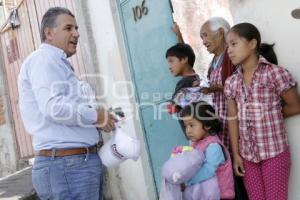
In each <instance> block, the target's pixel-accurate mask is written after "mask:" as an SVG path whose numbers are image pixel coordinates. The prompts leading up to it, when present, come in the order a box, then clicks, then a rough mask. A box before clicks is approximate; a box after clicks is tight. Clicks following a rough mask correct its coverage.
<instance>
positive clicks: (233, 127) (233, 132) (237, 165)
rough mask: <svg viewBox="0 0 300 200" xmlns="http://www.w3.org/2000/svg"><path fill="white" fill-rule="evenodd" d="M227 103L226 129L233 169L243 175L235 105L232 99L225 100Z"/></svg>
mask: <svg viewBox="0 0 300 200" xmlns="http://www.w3.org/2000/svg"><path fill="white" fill-rule="evenodd" d="M227 104H228V130H229V138H230V144H231V148H232V154H233V169H234V172H235V174H236V175H238V176H244V173H245V169H244V166H243V161H242V159H241V157H240V154H239V129H238V119H237V105H236V102H235V101H234V100H233V99H228V100H227Z"/></svg>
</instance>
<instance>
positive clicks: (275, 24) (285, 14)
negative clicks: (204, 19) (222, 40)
mask: <svg viewBox="0 0 300 200" xmlns="http://www.w3.org/2000/svg"><path fill="white" fill-rule="evenodd" d="M299 6H300V2H299V1H298V2H297V1H296V0H288V1H274V0H264V1H261V0H253V1H243V0H230V10H231V13H232V18H233V22H234V24H236V23H239V22H250V23H253V24H254V25H256V26H257V27H258V29H259V30H260V32H261V35H262V41H263V42H269V43H273V42H275V43H276V44H275V51H276V53H277V56H278V60H279V64H280V65H282V66H284V67H286V68H287V69H288V70H289V71H290V72H291V73H292V74H293V76H294V78H295V79H296V80H297V81H298V83H300V57H299V55H300V48H299V47H300V37H299V35H300V20H299V19H298V20H296V19H294V18H292V17H291V14H290V13H291V11H292V10H293V9H294V8H296V7H299ZM298 91H299V92H300V88H299V87H298ZM286 124H287V129H288V135H289V141H290V145H291V152H292V172H291V176H290V185H289V200H298V199H300V190H299V185H300V157H299V152H300V134H299V130H300V116H296V117H293V118H290V119H288V120H287V123H286Z"/></svg>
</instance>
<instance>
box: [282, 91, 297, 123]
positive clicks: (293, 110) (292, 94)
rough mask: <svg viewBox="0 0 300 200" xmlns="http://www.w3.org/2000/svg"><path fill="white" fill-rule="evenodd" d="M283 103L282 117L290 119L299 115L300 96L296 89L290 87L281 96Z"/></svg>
mask: <svg viewBox="0 0 300 200" xmlns="http://www.w3.org/2000/svg"><path fill="white" fill-rule="evenodd" d="M281 97H282V99H283V100H284V102H285V105H284V106H283V116H284V117H291V116H293V115H297V114H300V96H299V93H298V91H297V88H296V87H292V88H291V89H289V90H287V91H286V92H284V93H283V94H282V95H281Z"/></svg>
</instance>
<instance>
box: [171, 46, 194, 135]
mask: <svg viewBox="0 0 300 200" xmlns="http://www.w3.org/2000/svg"><path fill="white" fill-rule="evenodd" d="M166 58H167V60H168V63H169V69H170V72H171V74H172V75H173V76H175V77H178V76H180V77H182V78H181V79H180V80H179V81H178V83H177V84H176V88H175V91H174V93H173V95H172V99H171V104H170V105H168V112H169V113H170V114H174V113H178V112H179V111H180V110H181V109H182V106H181V105H179V104H178V103H176V102H175V101H174V97H176V95H177V94H178V93H179V92H180V90H181V89H183V88H190V87H196V86H198V85H199V83H200V77H199V76H198V74H196V73H195V71H194V69H193V66H194V63H195V53H194V51H193V49H192V48H191V46H190V45H188V44H184V43H178V44H176V45H174V46H172V47H170V48H169V49H168V50H167V52H166ZM179 123H180V125H181V128H182V130H183V132H184V133H185V127H184V125H183V122H182V121H181V120H179Z"/></svg>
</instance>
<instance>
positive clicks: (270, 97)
mask: <svg viewBox="0 0 300 200" xmlns="http://www.w3.org/2000/svg"><path fill="white" fill-rule="evenodd" d="M254 86H255V87H254V91H253V98H254V101H255V102H260V103H264V106H268V105H270V106H271V105H272V104H273V103H274V102H275V100H276V95H275V94H276V91H275V86H274V85H273V84H272V83H268V82H266V83H257V84H255V85H254Z"/></svg>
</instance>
